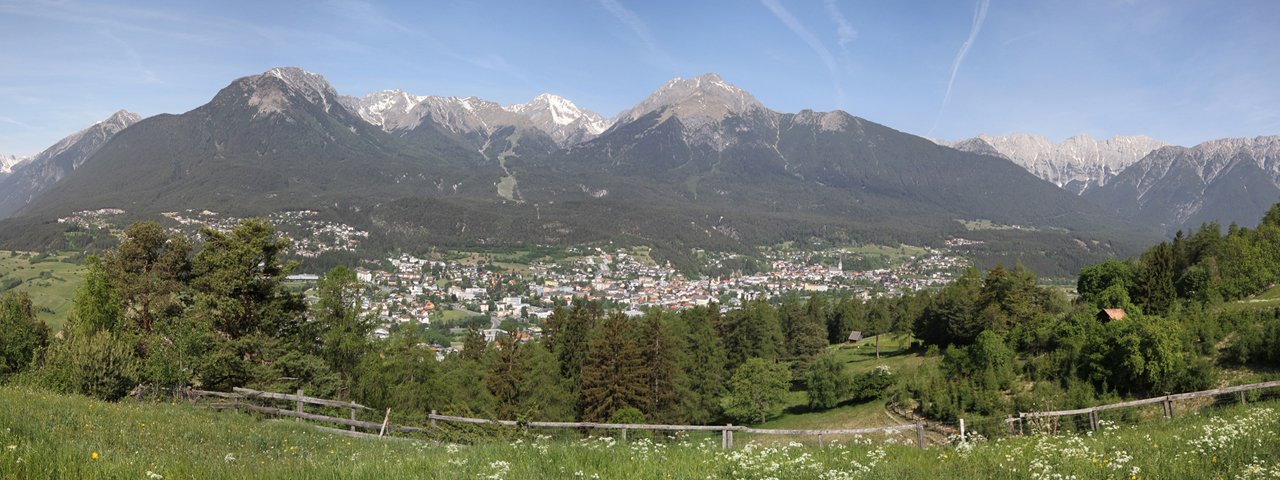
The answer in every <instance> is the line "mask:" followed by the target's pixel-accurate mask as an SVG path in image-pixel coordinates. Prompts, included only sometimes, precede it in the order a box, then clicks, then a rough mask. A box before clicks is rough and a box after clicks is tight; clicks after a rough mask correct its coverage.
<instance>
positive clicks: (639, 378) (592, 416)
mask: <svg viewBox="0 0 1280 480" xmlns="http://www.w3.org/2000/svg"><path fill="white" fill-rule="evenodd" d="M632 328H633V327H632V325H631V321H630V320H629V319H627V317H626V315H623V314H622V313H620V312H615V313H613V314H610V315H609V316H607V317H605V319H604V321H603V322H602V323H601V324H600V325H599V326H598V327H597V328H596V329H595V332H594V333H593V334H592V337H591V342H590V343H589V345H588V350H587V357H586V359H585V361H584V362H583V365H582V393H581V400H580V401H581V404H582V417H583V419H585V420H587V421H604V420H608V419H609V417H611V416H612V415H613V414H614V412H617V411H618V410H620V409H623V408H626V407H635V408H639V407H640V406H644V405H645V404H647V403H648V402H647V399H646V398H645V393H646V391H647V385H646V384H645V380H646V375H645V372H644V370H645V365H644V364H643V361H644V359H643V353H642V352H641V350H640V348H638V345H636V342H635V341H634V340H633V339H634V334H633V332H632Z"/></svg>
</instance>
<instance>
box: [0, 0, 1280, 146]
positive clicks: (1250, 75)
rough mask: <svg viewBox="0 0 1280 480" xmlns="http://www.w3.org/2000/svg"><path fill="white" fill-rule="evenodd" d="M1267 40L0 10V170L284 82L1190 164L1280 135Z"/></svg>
mask: <svg viewBox="0 0 1280 480" xmlns="http://www.w3.org/2000/svg"><path fill="white" fill-rule="evenodd" d="M1277 25H1280V2H1274V1H1268V0H1260V1H1167V0H1161V1H1156V0H1150V1H1148V0H1129V1H1090V0H1074V1H1043V2H1041V1H1009V0H990V1H989V2H985V1H981V0H977V1H968V0H954V1H952V0H948V1H933V2H907V1H901V2H899V1H879V0H868V1H851V0H805V1H786V0H735V1H724V2H713V1H692V2H691V1H658V0H649V1H634V0H560V1H557V0H550V1H483V0H472V1H422V2H403V3H396V2H363V1H349V0H341V1H328V2H323V1H318V2H311V1H307V2H268V1H245V2H237V1H214V2H172V1H157V2H128V3H123V2H120V3H117V2H108V1H82V0H67V1H56V2H53V1H51V2H25V1H7V0H0V32H2V33H0V153H15V154H33V153H36V152H38V151H40V150H42V149H44V148H45V147H47V146H49V145H51V144H52V143H53V142H55V141H56V140H57V139H59V138H61V137H63V136H65V135H66V134H68V133H71V132H73V131H75V130H78V129H80V128H83V127H85V126H87V125H89V124H91V123H93V122H94V121H97V120H100V119H102V118H105V117H107V116H108V115H110V114H111V113H112V112H114V111H115V110H117V109H121V108H124V109H128V110H131V111H135V112H138V113H140V114H142V115H144V116H150V115H154V114H158V113H181V112H185V111H188V110H190V109H193V108H195V107H198V106H200V105H201V104H203V103H205V102H207V101H208V100H209V99H210V98H212V97H213V95H214V94H215V93H216V92H217V91H218V90H219V89H221V88H222V87H224V86H226V85H227V84H228V83H230V82H231V81H232V80H234V79H235V78H238V77H242V76H245V75H251V74H255V73H259V72H262V71H265V70H267V69H268V68H271V67H273V66H282V65H291V66H299V67H302V68H304V69H307V70H310V71H314V72H317V73H321V74H323V75H325V77H326V78H328V80H329V81H330V82H331V83H332V84H333V85H334V86H335V87H336V88H337V89H338V91H339V92H341V93H344V94H347V95H364V94H366V93H369V92H373V91H377V90H383V89H391V88H398V89H403V90H406V91H409V92H412V93H415V94H419V95H459V96H466V95H475V96H478V97H482V98H487V99H490V100H494V101H497V102H500V103H504V104H505V103H515V102H523V101H527V100H528V99H529V98H532V97H533V96H535V95H537V94H538V93H542V92H552V93H556V94H559V95H561V96H564V97H566V98H569V99H571V100H573V101H574V102H575V103H577V104H578V105H579V106H582V107H586V108H589V109H592V110H595V111H597V112H600V113H601V114H603V115H605V116H612V115H614V114H616V113H617V112H619V111H620V110H622V109H624V108H627V107H629V106H631V105H633V104H635V103H637V102H639V101H640V100H642V99H643V98H644V97H645V96H646V95H648V94H649V92H651V91H652V90H654V89H656V88H657V87H659V86H661V85H662V84H663V83H664V82H666V81H667V80H669V79H671V78H673V77H676V76H685V77H687V76H692V75H698V74H701V73H705V72H716V73H719V74H721V75H722V76H723V77H724V78H725V79H726V80H727V81H729V82H731V83H734V84H736V85H738V86H740V87H742V88H744V89H746V90H747V91H750V92H752V93H753V94H754V95H755V96H756V97H757V98H758V99H759V100H760V101H761V102H763V103H764V104H765V105H767V106H769V107H770V108H773V109H775V110H779V111H784V112H795V111H799V110H801V109H804V108H810V109H814V110H833V109H842V110H846V111H848V112H850V113H853V114H854V115H858V116H861V117H864V118H867V119H869V120H872V121H875V122H879V123H883V124H885V125H888V126H890V127H893V128H896V129H899V130H903V131H906V132H910V133H914V134H918V135H928V136H932V137H936V138H944V139H957V138H965V137H970V136H974V135H977V134H979V133H989V134H1006V133H1011V132H1027V133H1034V134H1041V135H1045V136H1048V137H1049V138H1050V139H1052V140H1054V141H1061V140H1062V139H1064V138H1066V137H1069V136H1071V135H1076V134H1089V135H1093V136H1098V137H1110V136H1113V135H1130V134H1147V135H1151V136H1153V137H1156V138H1160V139H1162V140H1165V141H1169V142H1172V143H1176V144H1183V145H1192V144H1195V143H1199V142H1201V141H1204V140H1209V139H1213V138H1220V137H1238V136H1255V135H1276V134H1280V49H1278V48H1277V45H1280V28H1277Z"/></svg>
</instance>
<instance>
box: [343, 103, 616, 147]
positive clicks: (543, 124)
mask: <svg viewBox="0 0 1280 480" xmlns="http://www.w3.org/2000/svg"><path fill="white" fill-rule="evenodd" d="M340 101H341V102H342V104H343V105H344V106H346V107H347V108H348V109H349V110H351V111H352V112H355V113H356V114H357V115H359V116H360V118H362V119H364V120H365V121H366V122H369V123H371V124H373V125H376V126H378V127H381V128H382V129H383V130H385V131H387V132H400V131H406V130H412V129H414V128H417V127H418V126H419V125H421V124H422V122H423V121H424V120H425V119H428V118H430V119H431V120H432V121H434V122H436V123H438V124H440V125H441V126H443V127H444V128H446V129H448V130H451V131H453V132H456V133H462V134H470V133H481V134H483V135H488V134H489V133H491V132H493V131H494V130H496V129H498V128H500V127H504V126H511V125H520V126H531V127H533V128H536V129H538V130H541V131H543V132H545V133H546V134H547V135H550V136H551V138H552V139H553V140H555V141H556V143H558V144H560V145H568V144H572V143H577V142H580V141H585V140H588V139H590V138H592V137H594V136H596V135H598V134H599V133H600V132H603V131H604V130H605V128H608V124H607V123H606V122H605V121H604V119H603V118H601V117H600V115H598V114H596V113H595V112H592V111H590V110H586V109H583V108H579V107H578V106H577V105H574V104H573V102H571V101H569V100H567V99H565V98H562V97H559V96H556V95H552V94H549V93H544V94H542V95H538V96H537V97H535V98H534V99H533V100H532V101H530V102H528V103H518V104H514V105H507V106H505V107H504V106H502V105H499V104H498V103H496V102H492V101H489V100H485V99H482V98H478V97H442V96H421V95H413V94H411V93H407V92H404V91H401V90H384V91H381V92H375V93H371V94H369V95H365V96H364V97H359V98H357V97H341V99H340Z"/></svg>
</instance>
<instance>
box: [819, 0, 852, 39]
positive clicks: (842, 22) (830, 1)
mask: <svg viewBox="0 0 1280 480" xmlns="http://www.w3.org/2000/svg"><path fill="white" fill-rule="evenodd" d="M823 3H824V4H826V6H827V14H828V15H831V20H834V21H835V22H836V43H838V44H839V45H840V48H845V47H846V46H848V45H849V44H850V43H853V41H854V40H857V39H858V31H857V30H854V29H853V25H852V24H850V23H849V20H848V19H846V18H844V14H843V13H840V8H839V7H838V6H837V5H836V0H823Z"/></svg>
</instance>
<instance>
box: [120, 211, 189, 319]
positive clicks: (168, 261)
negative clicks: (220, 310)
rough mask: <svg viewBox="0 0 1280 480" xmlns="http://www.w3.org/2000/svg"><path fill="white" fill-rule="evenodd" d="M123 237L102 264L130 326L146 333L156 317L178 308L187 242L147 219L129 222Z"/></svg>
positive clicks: (184, 277)
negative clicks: (167, 232) (168, 233)
mask: <svg viewBox="0 0 1280 480" xmlns="http://www.w3.org/2000/svg"><path fill="white" fill-rule="evenodd" d="M124 237H125V238H124V241H123V242H121V243H120V246H119V247H116V249H115V250H111V251H108V252H106V254H105V256H104V257H103V260H102V266H103V269H104V270H105V271H106V273H107V275H108V277H109V278H111V280H112V287H113V288H114V289H115V290H116V292H118V293H119V296H120V300H121V304H122V306H123V307H124V312H125V313H126V315H127V316H128V318H129V319H130V320H131V322H132V327H134V328H136V329H137V330H139V331H141V332H143V333H150V332H151V331H152V329H153V328H154V324H155V323H156V322H157V321H159V320H161V319H162V318H168V317H172V316H174V315H176V314H177V313H178V310H180V308H181V304H180V303H179V302H178V298H177V293H178V292H179V291H180V290H182V288H183V287H184V283H185V281H186V278H187V276H188V274H189V272H190V267H191V265H190V263H189V262H188V261H187V256H188V255H189V254H190V253H191V245H190V244H189V243H188V242H187V240H186V238H184V237H183V236H181V235H177V234H174V235H167V234H165V231H164V228H163V227H161V226H160V224H158V223H156V222H151V221H146V222H137V223H134V224H132V225H129V227H128V228H126V229H125V232H124Z"/></svg>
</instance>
